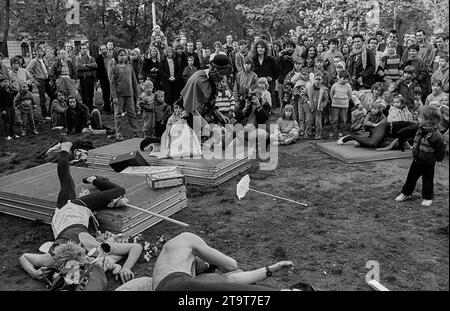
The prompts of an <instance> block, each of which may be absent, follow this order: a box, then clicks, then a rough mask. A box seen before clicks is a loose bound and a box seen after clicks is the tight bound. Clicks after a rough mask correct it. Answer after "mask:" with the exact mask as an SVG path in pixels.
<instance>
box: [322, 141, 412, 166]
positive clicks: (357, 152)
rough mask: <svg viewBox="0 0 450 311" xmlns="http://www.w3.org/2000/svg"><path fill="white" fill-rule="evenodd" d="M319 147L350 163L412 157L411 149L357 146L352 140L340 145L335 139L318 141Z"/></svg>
mask: <svg viewBox="0 0 450 311" xmlns="http://www.w3.org/2000/svg"><path fill="white" fill-rule="evenodd" d="M317 147H319V149H320V151H322V152H324V153H326V154H329V155H330V156H332V157H334V158H336V159H339V160H341V161H344V162H345V163H348V164H352V163H363V162H372V161H383V160H393V159H403V158H410V157H412V153H411V150H405V151H404V152H402V151H400V150H388V151H377V150H375V149H374V148H364V147H355V146H354V145H353V142H352V141H350V142H347V143H345V144H343V145H338V144H337V143H336V142H335V141H332V142H327V143H318V144H317Z"/></svg>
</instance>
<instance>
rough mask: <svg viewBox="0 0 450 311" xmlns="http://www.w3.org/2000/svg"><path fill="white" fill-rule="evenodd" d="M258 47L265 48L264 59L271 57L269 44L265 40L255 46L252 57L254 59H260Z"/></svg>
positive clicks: (259, 41)
mask: <svg viewBox="0 0 450 311" xmlns="http://www.w3.org/2000/svg"><path fill="white" fill-rule="evenodd" d="M258 45H261V46H262V47H264V58H266V57H267V56H268V55H269V49H268V46H267V42H266V41H264V40H258V41H257V42H256V43H255V44H254V45H253V49H252V55H253V57H254V58H258Z"/></svg>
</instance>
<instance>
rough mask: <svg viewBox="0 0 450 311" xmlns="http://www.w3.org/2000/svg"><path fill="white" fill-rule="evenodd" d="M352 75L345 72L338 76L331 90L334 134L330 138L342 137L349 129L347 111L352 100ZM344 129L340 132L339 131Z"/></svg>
mask: <svg viewBox="0 0 450 311" xmlns="http://www.w3.org/2000/svg"><path fill="white" fill-rule="evenodd" d="M349 81H350V74H349V73H348V71H347V70H343V71H341V72H339V74H338V82H336V83H335V84H334V85H333V86H332V87H331V90H330V97H331V127H332V129H333V133H331V134H330V138H335V137H336V136H339V137H342V131H345V128H346V127H347V111H348V107H349V105H350V99H351V98H352V87H351V86H350V83H349ZM339 128H340V129H342V130H341V131H339V132H338V129H339Z"/></svg>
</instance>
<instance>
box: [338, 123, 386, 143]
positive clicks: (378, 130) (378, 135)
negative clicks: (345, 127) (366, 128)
mask: <svg viewBox="0 0 450 311" xmlns="http://www.w3.org/2000/svg"><path fill="white" fill-rule="evenodd" d="M387 128H388V123H383V124H380V125H378V126H377V127H375V128H371V129H370V134H371V135H370V137H361V136H356V135H349V136H347V137H345V138H344V139H343V141H344V142H347V141H350V140H356V141H357V142H359V143H360V145H361V147H369V148H376V147H378V146H379V145H380V143H381V142H382V141H383V139H384V136H385V134H386V129H387Z"/></svg>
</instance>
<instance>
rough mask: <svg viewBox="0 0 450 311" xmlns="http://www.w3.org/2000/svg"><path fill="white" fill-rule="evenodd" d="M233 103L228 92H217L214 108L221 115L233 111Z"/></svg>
mask: <svg viewBox="0 0 450 311" xmlns="http://www.w3.org/2000/svg"><path fill="white" fill-rule="evenodd" d="M234 107H235V101H234V98H233V96H232V94H231V92H230V90H225V92H219V94H218V95H217V98H216V108H217V109H218V110H219V111H220V112H221V113H223V114H228V113H229V112H230V111H234Z"/></svg>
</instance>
